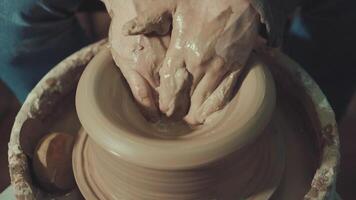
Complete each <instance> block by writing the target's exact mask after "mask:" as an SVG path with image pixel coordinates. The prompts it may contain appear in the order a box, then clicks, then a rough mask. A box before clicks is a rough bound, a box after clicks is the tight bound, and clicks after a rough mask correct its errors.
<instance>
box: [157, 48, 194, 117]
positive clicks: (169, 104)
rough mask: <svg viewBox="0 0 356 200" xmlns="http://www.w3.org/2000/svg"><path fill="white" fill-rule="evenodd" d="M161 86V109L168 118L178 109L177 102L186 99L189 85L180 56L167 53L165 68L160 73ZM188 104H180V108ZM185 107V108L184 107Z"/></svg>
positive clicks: (187, 75) (159, 90)
mask: <svg viewBox="0 0 356 200" xmlns="http://www.w3.org/2000/svg"><path fill="white" fill-rule="evenodd" d="M159 74H160V86H159V89H158V92H159V108H160V110H161V111H162V112H163V113H165V114H166V115H167V116H168V117H170V116H172V114H173V113H174V111H175V109H176V107H177V106H178V104H177V100H182V99H184V96H186V95H185V94H184V93H187V92H188V91H187V90H185V88H186V87H188V83H189V74H188V72H187V70H186V69H185V64H184V60H183V57H181V55H179V54H175V56H174V55H173V54H170V53H167V56H166V58H165V60H164V62H163V66H162V68H161V69H160V71H159ZM187 103H189V101H188V102H182V101H181V102H180V106H183V105H184V104H187ZM183 107H184V106H183Z"/></svg>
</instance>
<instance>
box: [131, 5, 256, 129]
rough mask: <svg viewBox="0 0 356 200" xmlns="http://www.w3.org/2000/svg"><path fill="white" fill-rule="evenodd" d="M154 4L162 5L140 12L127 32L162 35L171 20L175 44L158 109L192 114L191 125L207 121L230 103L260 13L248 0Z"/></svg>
mask: <svg viewBox="0 0 356 200" xmlns="http://www.w3.org/2000/svg"><path fill="white" fill-rule="evenodd" d="M150 2H151V1H150ZM153 2H156V3H153ZM152 3H153V4H155V5H159V6H156V7H153V8H151V9H149V10H145V11H144V12H141V13H139V14H138V16H137V17H136V18H134V19H133V20H131V21H129V22H128V23H127V24H125V25H124V32H126V34H128V35H141V34H149V33H152V32H157V33H160V32H162V30H164V31H165V30H166V28H167V21H170V20H172V33H171V40H170V44H169V47H168V50H167V53H166V56H165V59H164V61H163V65H162V67H161V68H160V69H159V77H160V86H159V88H158V93H159V108H160V110H161V111H162V112H163V113H165V114H166V115H167V116H172V115H173V114H176V113H177V112H180V113H185V114H186V113H187V112H188V114H187V115H186V116H185V120H186V121H187V122H188V123H191V124H199V123H204V121H205V119H206V118H207V117H208V116H209V115H211V114H212V113H214V112H216V111H218V110H220V109H222V108H223V107H224V106H225V105H226V103H227V102H228V100H229V97H230V95H231V93H232V91H233V88H234V86H235V83H236V80H237V79H238V76H239V72H240V71H241V69H242V67H243V66H244V65H245V63H246V60H247V58H248V56H249V54H250V52H251V51H252V48H253V45H254V41H255V40H256V38H257V35H258V24H259V23H258V14H257V12H256V11H255V10H254V9H253V8H252V7H251V5H250V4H249V2H248V0H198V1H197V0H163V1H160V0H156V1H154V0H152ZM164 31H163V32H164ZM189 98H190V99H189Z"/></svg>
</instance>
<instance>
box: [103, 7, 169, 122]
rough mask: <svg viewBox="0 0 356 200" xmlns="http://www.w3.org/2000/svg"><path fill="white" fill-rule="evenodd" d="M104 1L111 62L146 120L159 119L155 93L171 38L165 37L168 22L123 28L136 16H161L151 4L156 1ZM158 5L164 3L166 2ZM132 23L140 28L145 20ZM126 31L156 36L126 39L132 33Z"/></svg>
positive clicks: (153, 20) (158, 20) (157, 8)
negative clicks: (109, 21)
mask: <svg viewBox="0 0 356 200" xmlns="http://www.w3.org/2000/svg"><path fill="white" fill-rule="evenodd" d="M103 1H104V3H105V5H106V8H107V10H108V12H109V14H110V16H111V19H112V21H111V24H110V31H109V43H110V46H111V53H112V56H113V59H114V61H115V63H116V65H117V66H118V67H119V68H120V70H121V72H122V74H123V75H124V77H125V79H126V81H127V82H128V84H129V86H130V89H131V91H132V94H133V96H134V98H135V99H136V101H137V103H138V104H139V105H140V107H141V110H142V111H143V113H144V115H145V116H146V118H148V119H151V120H155V119H157V118H158V115H159V109H158V92H157V91H156V90H157V88H158V86H159V69H160V67H161V66H162V62H163V59H164V56H165V54H166V50H167V48H168V45H169V41H170V36H169V35H167V32H168V30H169V28H170V22H169V21H168V20H167V21H160V19H162V18H160V19H156V18H155V19H150V22H147V26H146V27H138V26H134V23H131V24H129V23H128V24H126V22H127V21H129V20H131V19H133V18H135V17H136V16H138V15H139V13H144V12H146V11H151V12H152V13H147V14H146V15H145V16H148V15H150V16H153V15H154V14H153V13H159V15H163V16H164V13H161V11H160V9H159V7H157V6H154V4H152V1H155V0H144V1H142V0H103ZM156 1H157V0H156ZM159 1H162V2H167V1H165V0H159ZM157 2H158V1H157ZM156 16H158V15H156ZM135 20H136V22H137V23H140V24H141V22H142V20H144V19H142V18H135ZM155 20H156V21H155ZM158 23H159V25H158ZM125 24H126V25H125ZM145 24H146V23H145ZM156 24H157V25H156ZM128 27H130V28H128ZM128 30H134V31H135V32H140V33H145V32H142V31H143V30H148V31H149V32H155V33H157V34H159V35H156V36H146V35H144V34H140V35H135V36H128V34H131V32H127V31H128Z"/></svg>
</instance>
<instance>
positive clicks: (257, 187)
mask: <svg viewBox="0 0 356 200" xmlns="http://www.w3.org/2000/svg"><path fill="white" fill-rule="evenodd" d="M247 67H248V69H249V70H248V73H247V75H246V77H245V78H244V81H243V82H242V84H241V87H240V89H239V91H238V93H237V95H235V96H234V98H233V99H232V100H231V102H230V103H229V104H228V106H227V107H225V108H224V109H222V110H221V111H220V112H217V113H215V114H213V115H212V116H210V117H209V118H208V119H207V120H206V123H205V124H204V125H201V126H193V127H192V126H189V125H187V124H185V123H171V124H169V123H166V122H164V121H163V122H158V123H151V122H148V121H147V120H146V119H145V118H144V117H143V116H142V114H141V112H140V111H139V109H138V108H137V105H136V104H135V103H134V102H133V97H132V95H131V93H130V92H129V89H128V87H127V85H126V84H125V79H124V77H123V76H122V75H121V72H120V71H119V70H118V68H117V67H116V65H115V63H114V62H113V60H112V59H111V54H110V52H109V50H108V49H103V50H102V51H101V52H99V54H98V55H97V56H95V57H94V58H93V60H92V61H91V62H90V63H89V64H88V66H87V68H86V70H85V71H84V73H83V75H82V77H81V80H80V82H79V85H78V89H77V96H76V107H77V111H78V116H79V119H80V121H81V124H82V125H83V128H84V130H85V131H84V130H83V131H81V132H80V134H79V135H80V136H79V139H78V140H77V142H76V145H75V149H74V153H73V165H74V172H75V177H76V180H77V183H78V186H79V188H80V190H81V192H82V193H83V195H84V196H85V197H86V198H87V199H115V198H117V199H184V200H193V199H216V198H217V199H223V200H230V199H231V200H233V199H236V198H246V199H261V200H262V199H263V200H264V199H268V198H269V197H270V196H271V195H272V194H273V192H274V191H275V189H276V188H277V187H278V184H279V181H280V179H281V176H282V173H283V169H284V155H283V152H284V150H283V149H284V146H283V144H284V142H283V136H282V135H281V134H280V133H281V132H278V131H275V130H276V129H275V127H276V125H275V123H274V122H273V121H274V120H273V117H272V114H273V110H274V104H275V92H274V84H273V79H272V76H271V74H270V72H269V71H268V69H267V67H266V66H265V65H264V64H263V62H261V61H260V60H259V59H258V57H257V56H255V55H252V56H251V58H250V60H249V61H248V62H247ZM237 122H238V123H237Z"/></svg>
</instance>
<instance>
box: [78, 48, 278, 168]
mask: <svg viewBox="0 0 356 200" xmlns="http://www.w3.org/2000/svg"><path fill="white" fill-rule="evenodd" d="M254 57H256V56H253V58H254ZM107 59H110V60H111V61H107ZM250 64H251V65H252V67H251V69H250V70H249V72H248V73H247V75H246V78H245V80H244V81H243V83H242V85H241V87H240V90H239V95H236V96H235V97H234V99H233V101H235V102H236V101H238V103H234V105H233V107H232V105H231V106H230V107H229V108H228V109H229V113H227V114H229V116H228V118H226V119H224V121H223V122H221V123H228V122H229V123H231V124H233V125H234V126H235V124H236V126H235V127H234V128H235V129H229V130H226V129H223V131H220V132H218V133H219V134H217V133H214V134H210V135H209V137H204V136H203V137H200V136H197V137H192V139H189V140H174V139H173V140H162V139H160V138H147V137H144V136H141V135H139V134H130V133H126V132H125V130H124V126H125V125H122V124H120V123H119V122H120V121H116V123H115V122H113V120H110V119H109V118H108V117H107V116H108V115H105V114H104V113H103V112H105V111H103V110H102V106H101V105H100V104H102V103H104V102H102V101H99V100H98V98H97V96H99V95H98V93H97V90H102V89H100V88H99V86H98V85H97V84H96V83H95V81H93V80H102V79H103V78H104V74H103V73H105V72H104V71H105V70H107V68H108V67H112V68H115V67H116V66H115V64H114V62H113V61H112V59H111V54H110V53H109V50H104V49H103V50H102V51H101V52H99V53H98V54H97V56H95V57H94V58H93V59H92V61H91V62H90V63H89V64H88V65H87V67H86V69H85V70H84V72H83V74H82V77H81V78H80V81H79V84H78V87H77V95H76V108H77V113H78V116H79V120H80V121H81V124H82V126H83V128H84V129H85V130H86V132H87V133H88V134H89V136H90V137H91V138H92V139H93V140H94V141H95V142H96V143H98V144H99V145H100V146H101V147H103V148H104V149H106V150H108V151H110V152H112V153H114V154H115V155H118V156H120V158H121V159H124V160H126V161H130V162H133V163H135V164H138V165H141V166H145V167H150V168H155V169H186V168H192V167H195V166H201V165H204V164H207V163H210V162H213V161H215V160H218V159H220V158H222V157H224V156H226V155H227V154H229V153H232V152H233V151H236V150H238V149H240V148H242V147H243V146H245V145H246V144H248V143H250V142H252V141H253V139H254V138H256V137H257V136H258V135H259V134H260V133H261V132H262V130H263V129H264V128H265V126H266V125H267V123H268V122H269V119H270V117H271V115H272V113H273V110H274V107H275V88H274V82H273V78H272V75H271V74H270V72H269V70H268V68H267V67H266V66H265V65H264V64H263V63H262V62H260V61H259V60H256V61H255V60H253V61H252V62H251V63H250ZM108 74H114V73H113V72H111V73H109V72H107V73H106V74H105V78H108V76H107V75H108ZM110 84H112V83H111V82H110ZM121 84H124V82H123V81H121ZM100 87H102V88H106V87H108V86H105V85H103V86H100ZM251 89H254V91H251ZM257 91H259V92H261V93H259V92H257ZM122 92H125V91H120V93H122ZM123 96H124V95H123ZM123 98H125V97H123ZM83 102H85V103H83ZM104 104H105V103H104ZM120 105H121V104H120ZM113 109H115V108H113ZM247 110H248V111H250V112H247ZM230 113H231V114H230ZM88 116H89V117H88ZM93 119H95V120H93ZM102 119H103V120H102ZM235 119H241V120H240V121H238V123H236V120H235ZM93 121H95V122H97V123H93ZM211 131H218V130H216V129H215V127H213V128H212V129H211ZM209 133H210V132H208V133H207V134H209Z"/></svg>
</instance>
